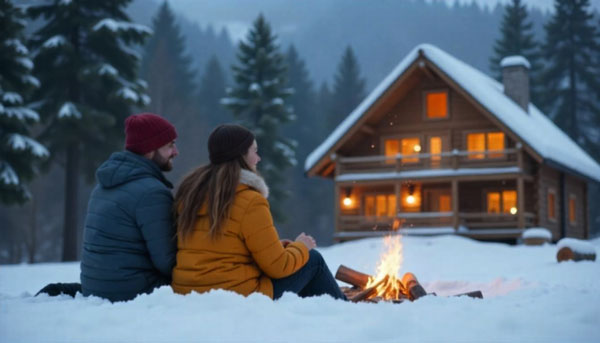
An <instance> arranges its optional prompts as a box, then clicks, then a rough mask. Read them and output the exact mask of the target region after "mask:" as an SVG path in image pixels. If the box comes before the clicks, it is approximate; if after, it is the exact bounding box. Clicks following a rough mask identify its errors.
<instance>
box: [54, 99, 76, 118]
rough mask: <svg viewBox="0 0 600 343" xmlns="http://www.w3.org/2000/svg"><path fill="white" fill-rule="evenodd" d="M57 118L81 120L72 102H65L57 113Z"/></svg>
mask: <svg viewBox="0 0 600 343" xmlns="http://www.w3.org/2000/svg"><path fill="white" fill-rule="evenodd" d="M58 118H59V119H63V118H76V119H80V118H81V112H79V110H78V109H77V107H76V106H75V105H74V104H73V103H72V102H65V103H64V104H63V105H62V106H61V107H60V110H59V111H58Z"/></svg>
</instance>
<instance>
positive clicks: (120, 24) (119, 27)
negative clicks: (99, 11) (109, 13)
mask: <svg viewBox="0 0 600 343" xmlns="http://www.w3.org/2000/svg"><path fill="white" fill-rule="evenodd" d="M102 29H107V30H109V31H112V32H121V31H134V32H136V33H140V34H148V35H151V34H152V33H153V32H152V29H150V28H149V27H148V26H145V25H140V24H134V23H130V22H126V21H116V20H114V19H111V18H106V19H102V20H100V22H98V24H96V25H94V28H93V30H94V31H100V30H102Z"/></svg>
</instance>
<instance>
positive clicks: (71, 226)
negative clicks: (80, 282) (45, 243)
mask: <svg viewBox="0 0 600 343" xmlns="http://www.w3.org/2000/svg"><path fill="white" fill-rule="evenodd" d="M78 192H79V146H78V144H76V143H73V144H72V145H71V146H69V147H68V148H67V164H66V170H65V208H64V214H65V215H64V218H65V226H64V231H63V254H62V260H63V261H76V260H77V213H78V205H79V204H78V197H77V194H78Z"/></svg>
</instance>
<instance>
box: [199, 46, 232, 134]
mask: <svg viewBox="0 0 600 343" xmlns="http://www.w3.org/2000/svg"><path fill="white" fill-rule="evenodd" d="M225 88H226V84H225V74H224V72H223V68H221V64H220V63H219V60H218V58H217V56H215V55H213V56H212V57H211V59H210V60H209V61H208V63H207V64H206V68H205V70H204V74H203V75H202V79H201V80H200V89H199V96H198V99H199V101H200V108H201V109H202V113H204V114H205V116H206V117H207V118H208V119H209V122H210V126H211V127H214V126H216V125H218V124H224V123H227V122H230V121H231V120H232V119H231V115H230V113H229V112H228V111H226V109H225V108H224V107H223V105H221V98H223V97H224V96H225Z"/></svg>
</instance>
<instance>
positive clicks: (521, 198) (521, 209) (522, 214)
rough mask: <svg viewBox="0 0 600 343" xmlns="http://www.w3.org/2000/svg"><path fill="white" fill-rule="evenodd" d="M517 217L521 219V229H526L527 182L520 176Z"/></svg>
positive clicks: (518, 181)
mask: <svg viewBox="0 0 600 343" xmlns="http://www.w3.org/2000/svg"><path fill="white" fill-rule="evenodd" d="M517 208H518V210H517V216H518V217H519V218H518V219H519V229H524V228H525V181H524V180H523V177H521V176H519V178H518V179H517Z"/></svg>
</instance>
